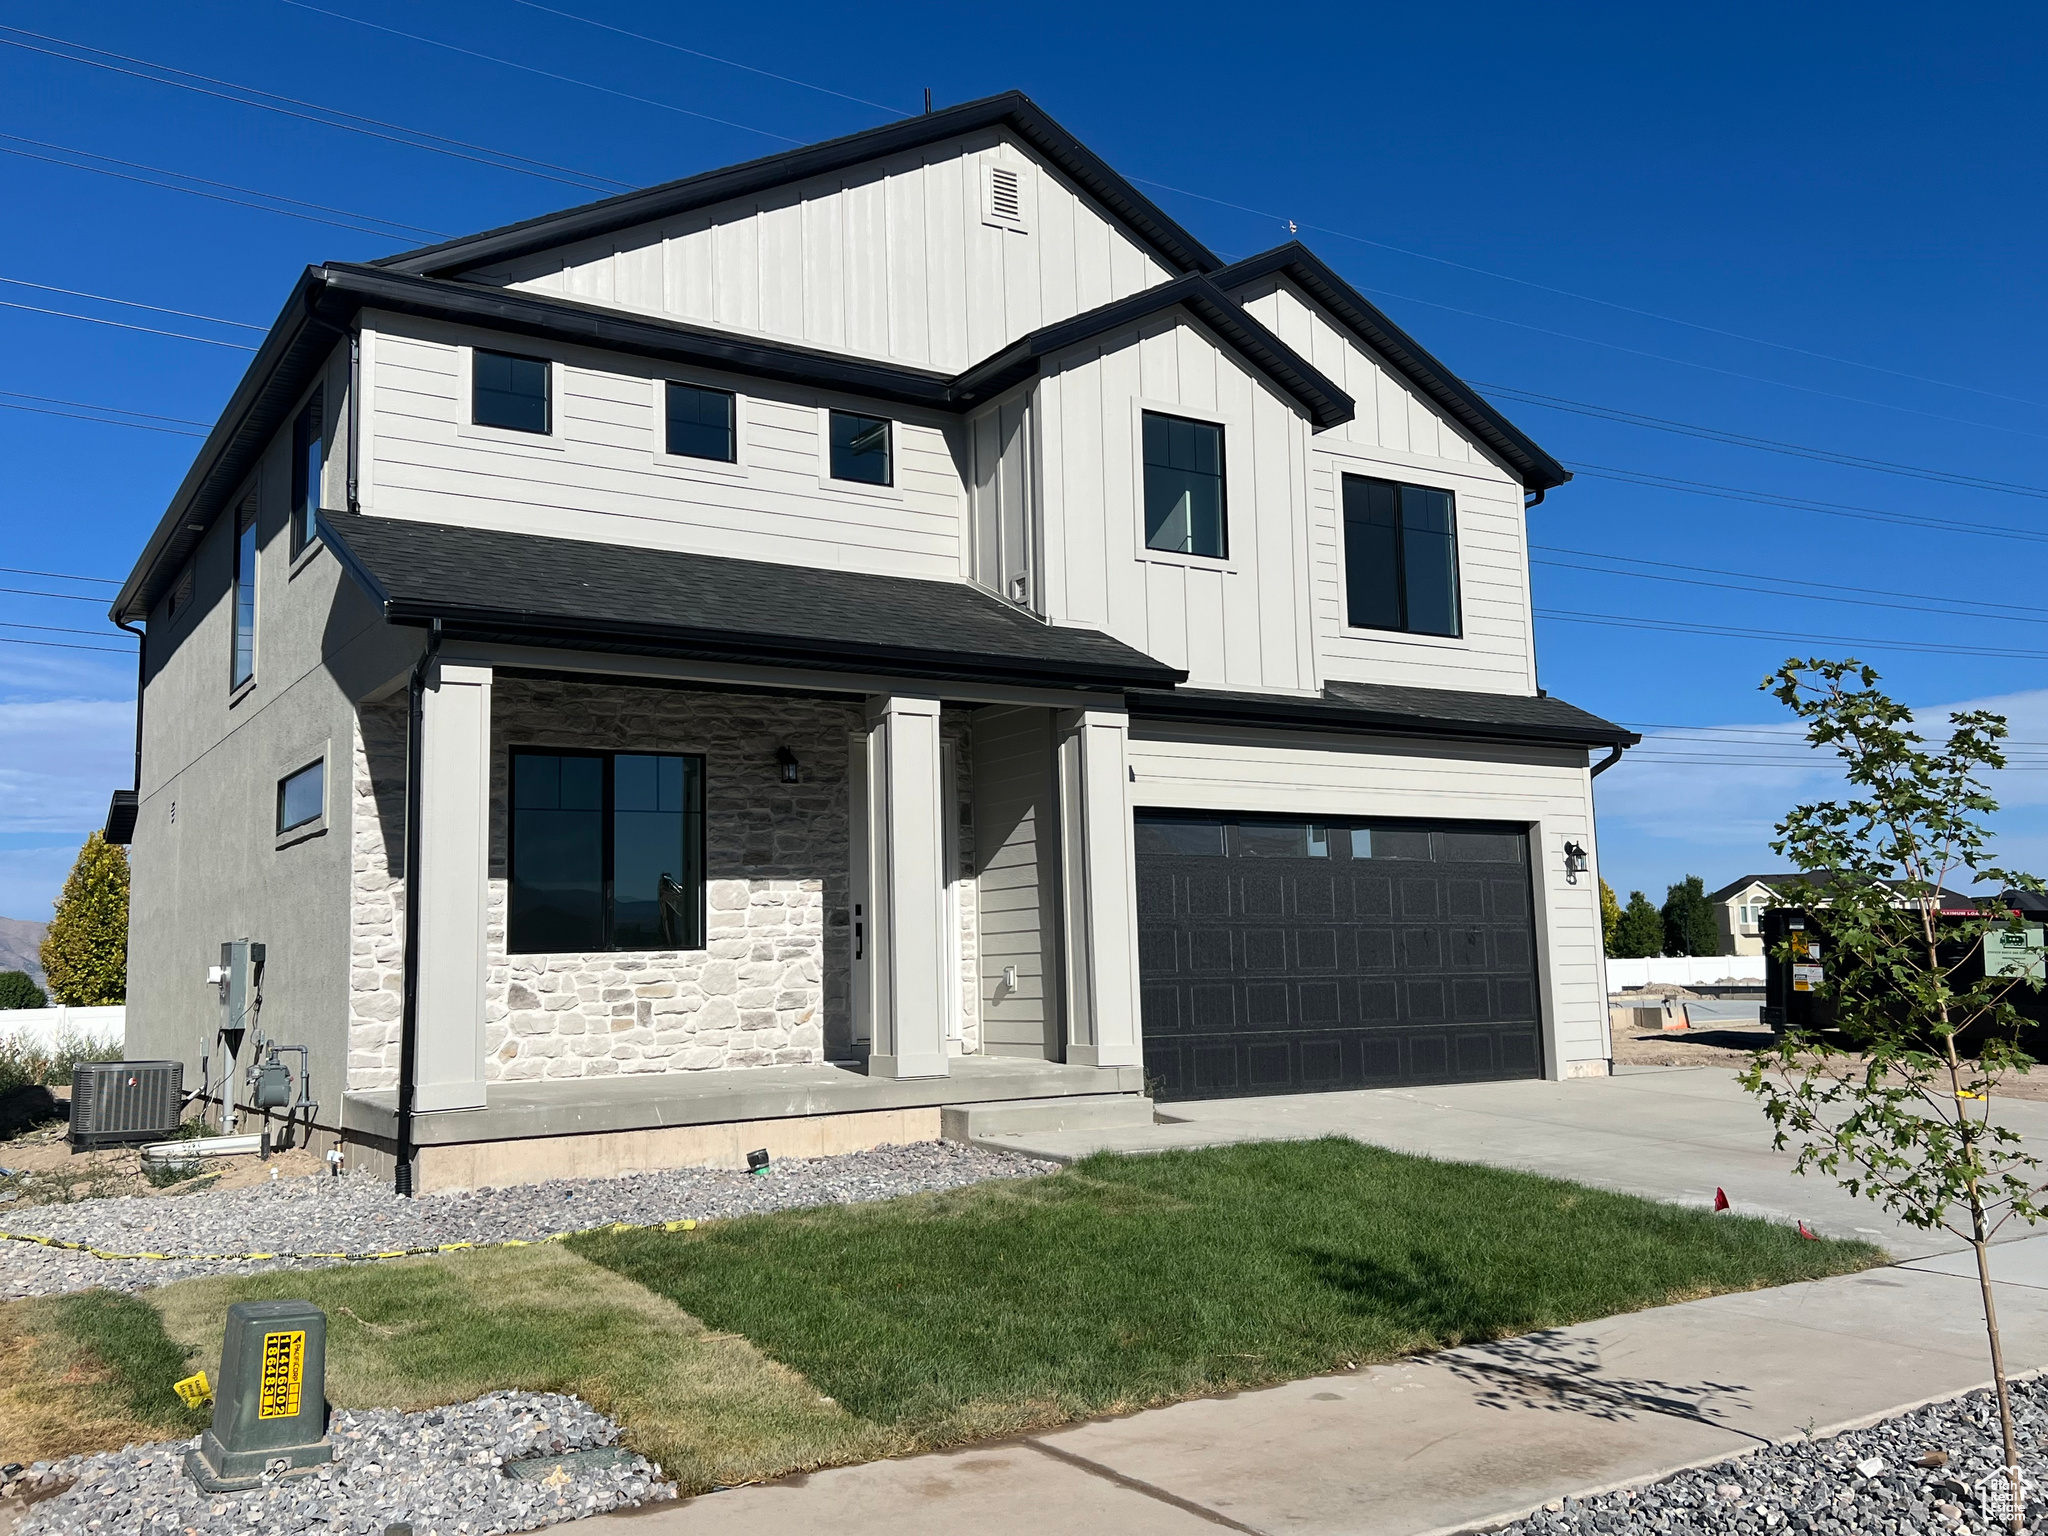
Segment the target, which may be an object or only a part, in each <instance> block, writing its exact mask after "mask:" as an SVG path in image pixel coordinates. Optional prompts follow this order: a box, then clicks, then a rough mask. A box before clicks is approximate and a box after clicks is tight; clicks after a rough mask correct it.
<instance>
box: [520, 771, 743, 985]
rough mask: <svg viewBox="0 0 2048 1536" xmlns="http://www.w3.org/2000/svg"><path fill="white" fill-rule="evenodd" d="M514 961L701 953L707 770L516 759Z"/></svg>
mask: <svg viewBox="0 0 2048 1536" xmlns="http://www.w3.org/2000/svg"><path fill="white" fill-rule="evenodd" d="M511 820H512V826H511V833H512V847H511V872H510V873H511V879H510V885H511V892H510V897H511V900H510V912H509V913H508V916H509V919H510V921H509V924H508V931H507V934H506V940H507V947H508V948H509V949H510V951H511V952H512V953H514V954H560V953H587V952H591V951H597V950H616V949H701V948H703V947H704V759H703V758H701V757H686V756H682V755H679V754H671V753H653V752H566V751H558V750H547V751H527V750H515V751H514V752H513V753H512V817H511Z"/></svg>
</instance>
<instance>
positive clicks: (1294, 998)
mask: <svg viewBox="0 0 2048 1536" xmlns="http://www.w3.org/2000/svg"><path fill="white" fill-rule="evenodd" d="M1149 819H1150V818H1149V816H1141V817H1140V818H1139V831H1138V836H1137V839H1136V844H1137V848H1138V859H1139V902H1140V912H1141V917H1142V919H1143V920H1142V922H1141V927H1140V943H1139V956H1140V964H1141V967H1142V999H1143V1017H1144V1027H1145V1036H1146V1039H1145V1059H1146V1065H1147V1069H1148V1071H1149V1072H1150V1073H1151V1074H1152V1078H1153V1080H1154V1082H1155V1084H1156V1085H1157V1087H1158V1092H1159V1094H1160V1095H1161V1096H1162V1097H1164V1098H1168V1099H1171V1098H1202V1097H1224V1096H1229V1095H1232V1094H1250V1093H1288V1092H1297V1091H1304V1090H1316V1089H1335V1088H1359V1087H1370V1086H1387V1085H1391V1084H1395V1083H1403V1082H1410V1083H1438V1082H1455V1081H1466V1080H1475V1079H1480V1078H1490V1077H1501V1076H1531V1075H1534V1074H1535V1073H1536V1072H1537V1071H1538V1070H1539V1069H1540V1065H1541V1048H1540V1037H1541V1030H1540V1025H1539V1020H1538V1018H1537V1013H1536V999H1537V990H1536V978H1535V969H1534V954H1535V945H1534V934H1533V931H1532V927H1531V922H1530V916H1529V914H1530V911H1531V903H1530V900H1529V896H1528V880H1529V874H1528V867H1527V837H1526V834H1525V833H1524V832H1523V831H1522V830H1521V829H1520V828H1513V827H1506V828H1504V827H1498V826H1488V825H1486V824H1483V823H1482V824H1471V823H1463V824H1456V825H1449V826H1444V825H1438V826H1424V825H1415V824H1411V825H1401V826H1395V825H1384V824H1374V825H1371V826H1365V825H1358V826H1351V825H1336V824H1323V823H1311V822H1308V821H1306V820H1289V819H1287V818H1281V817H1250V816H1236V817H1232V816H1222V817H1216V816H1213V815H1200V816H1198V815H1195V814H1193V813H1190V814H1189V815H1187V816H1185V817H1181V818H1178V821H1179V823H1181V824H1179V825H1175V826H1170V827H1168V828H1166V829H1165V830H1164V831H1163V832H1158V831H1154V830H1152V829H1149V828H1148V826H1147V822H1148V820H1149ZM1168 819H1170V820H1171V819H1173V818H1168Z"/></svg>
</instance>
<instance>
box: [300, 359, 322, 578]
mask: <svg viewBox="0 0 2048 1536" xmlns="http://www.w3.org/2000/svg"><path fill="white" fill-rule="evenodd" d="M324 395H325V391H323V390H318V389H316V390H314V391H313V398H312V399H311V400H308V401H307V402H306V408H305V409H304V410H303V411H301V412H299V419H298V420H297V421H296V422H295V423H293V425H292V553H293V554H294V555H297V554H298V552H299V551H300V550H302V549H304V548H305V547H306V546H307V545H308V544H310V543H312V542H313V540H314V538H315V537H316V533H317V530H316V528H315V526H314V521H315V519H316V518H317V517H318V516H319V513H320V475H321V471H322V470H323V469H325V468H326V464H327V453H326V433H325V430H324V429H325V427H326V409H325V407H326V401H325V399H324Z"/></svg>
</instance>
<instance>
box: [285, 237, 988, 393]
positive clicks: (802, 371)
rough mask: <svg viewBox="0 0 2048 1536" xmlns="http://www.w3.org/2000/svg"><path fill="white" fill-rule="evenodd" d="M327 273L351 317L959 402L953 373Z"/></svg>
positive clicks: (366, 269)
mask: <svg viewBox="0 0 2048 1536" xmlns="http://www.w3.org/2000/svg"><path fill="white" fill-rule="evenodd" d="M324 270H325V271H326V273H327V274H328V283H327V286H326V289H325V291H324V293H323V296H322V299H321V305H320V308H321V311H322V313H329V312H331V313H333V314H334V315H336V316H337V317H339V316H342V315H347V316H348V317H350V318H353V316H354V314H355V313H356V311H358V310H361V309H381V310H388V311H392V312H394V313H398V314H407V315H418V316H422V317H424V318H426V319H430V320H449V321H454V322H456V323H458V324H464V325H479V326H484V327H487V328H489V329H491V330H498V331H510V332H513V333H515V334H517V335H522V336H531V337H536V338H539V339H541V340H546V341H557V342H567V343H571V344H574V345H581V346H589V347H598V348H602V349H603V350H605V351H608V352H625V353H630V354H633V355H635V356H638V357H651V358H654V359H657V360H658V361H663V362H679V363H694V364H696V365H698V366H700V367H708V368H721V369H726V370H729V371H731V372H735V373H744V374H750V375H753V376H755V377H761V378H772V379H780V380H782V381H784V382H785V383H791V384H804V385H811V386H822V387H825V388H830V389H841V390H845V391H846V392H847V393H849V394H858V395H867V396H870V397H872V398H875V399H880V400H889V401H893V402H894V403H896V404H899V405H923V406H931V407H934V408H937V409H940V410H954V409H957V406H955V404H954V402H953V399H952V395H951V393H950V385H951V378H950V376H949V375H947V374H943V373H938V372H935V371H933V370H931V369H925V368H906V367H903V366H902V365H900V364H895V363H875V362H868V361H866V360H864V359H862V358H858V357H850V356H847V355H846V354H844V353H839V352H823V351H819V350H818V349H816V348H813V347H798V346H791V345H789V344H788V343H785V342H775V341H760V340H755V339H753V338H750V337H745V336H736V335H733V334H732V333H730V332H727V331H716V330H711V329H709V328H707V327H704V326H697V325H689V324H686V323H685V322H683V321H680V320H657V319H654V318H653V317H651V316H645V315H634V314H630V313H628V312H625V311H623V310H616V309H606V308H604V307H603V306H601V305H597V304H583V303H579V302H577V301H576V300H574V299H559V298H555V297H553V296H552V295H547V294H534V293H520V292H518V291H516V290H513V289H509V288H492V287H486V286H485V285H483V284H481V283H464V282H457V281H454V280H452V279H449V278H440V277H416V276H412V275H410V274H406V273H398V272H384V271H379V270H378V269H377V268H375V267H371V266H357V265H354V264H352V263H347V262H335V263H333V264H331V265H329V266H328V267H326V268H325V269H324ZM344 323H345V322H344Z"/></svg>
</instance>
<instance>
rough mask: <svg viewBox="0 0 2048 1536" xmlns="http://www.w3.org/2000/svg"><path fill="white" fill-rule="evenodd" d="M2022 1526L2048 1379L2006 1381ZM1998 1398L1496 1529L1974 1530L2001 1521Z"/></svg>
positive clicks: (1942, 1408) (2036, 1470)
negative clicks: (1996, 1509) (1990, 1496)
mask: <svg viewBox="0 0 2048 1536" xmlns="http://www.w3.org/2000/svg"><path fill="white" fill-rule="evenodd" d="M2013 1408H2014V1411H2015V1416H2016V1418H2017V1419H2018V1424H2019V1444H2020V1466H2021V1470H2022V1471H2023V1472H2024V1473H2025V1475H2026V1487H2027V1509H2026V1515H2027V1526H2028V1529H2029V1530H2031V1531H2034V1532H2048V1502H2043V1498H2044V1494H2048V1445H2044V1443H2043V1438H2042V1437H2043V1435H2044V1433H2048V1382H2043V1381H2041V1380H2033V1381H2025V1382H2016V1383H2014V1385H2013ZM2004 1465H2005V1454H2004V1452H2003V1450H2002V1449H2001V1448H2000V1439H1999V1431H1998V1403H1997V1400H1996V1399H1995V1398H1994V1397H1993V1396H1992V1395H1991V1393H1990V1392H1988V1391H1985V1392H1972V1393H1971V1394H1970V1395H1969V1396H1967V1397H1964V1398H1959V1399H1957V1400H1956V1401H1954V1402H1947V1403H1936V1404H1934V1405H1932V1406H1930V1407H1926V1408H1921V1409H1918V1410H1916V1411H1915V1412H1913V1413H1908V1414H1904V1415H1902V1416H1900V1417H1899V1418H1896V1419H1887V1420H1886V1421H1885V1422H1884V1423H1882V1424H1875V1425H1872V1426H1871V1427H1870V1428H1868V1429H1858V1430H1852V1431H1850V1432H1849V1433H1847V1434H1842V1435H1836V1436H1833V1437H1831V1438H1828V1439H1824V1440H1799V1441H1795V1442H1793V1443H1791V1444H1787V1445H1776V1446H1771V1447H1769V1448H1767V1449H1764V1450H1760V1451H1758V1452H1756V1453H1755V1454H1753V1455H1750V1456H1745V1457H1741V1458H1739V1459H1737V1460H1733V1461H1724V1462H1721V1463H1720V1464H1718V1465H1716V1466H1711V1467H1707V1468H1704V1469H1702V1470H1700V1471H1696V1472H1681V1473H1679V1474H1678V1475H1677V1476H1676V1477H1670V1478H1666V1479H1665V1480H1664V1481H1663V1482H1661V1483H1652V1484H1650V1485H1648V1486H1647V1487H1642V1488H1629V1489H1623V1490H1622V1491H1620V1492H1618V1493H1609V1494H1601V1495H1599V1496H1597V1497H1595V1498H1589V1499H1564V1500H1562V1501H1560V1502H1558V1503H1555V1504H1552V1505H1549V1506H1547V1507H1546V1508H1544V1509H1542V1510H1540V1511H1538V1512H1537V1513H1536V1514H1533V1515H1531V1516H1529V1517H1528V1518H1527V1519H1525V1520H1517V1521H1516V1522H1514V1523H1513V1524H1512V1525H1509V1526H1506V1527H1504V1528H1503V1531H1502V1536H1592V1533H1598V1536H1619V1533H1624V1532H1627V1533H1634V1532H1644V1533H1663V1532H1683V1533H1688V1536H1694V1533H1696V1536H1719V1533H1722V1532H1726V1533H1730V1536H1734V1533H1741V1536H1762V1533H1793V1536H1860V1533H1866V1532H1867V1533H1870V1536H1923V1533H1924V1536H1949V1533H1951V1532H1953V1533H1956V1536H1976V1533H1980V1532H1981V1533H1995V1532H1997V1531H1999V1530H2002V1529H2004V1526H2003V1525H2002V1524H2001V1523H1999V1522H1998V1521H1996V1520H1994V1519H1993V1518H1992V1513H1993V1512H1992V1511H1991V1510H1990V1508H1989V1507H1988V1506H1987V1501H1986V1498H1985V1496H1984V1494H1982V1493H1981V1492H1980V1491H1979V1486H1980V1485H1981V1484H1983V1483H1984V1482H1985V1480H1986V1479H1987V1478H1990V1477H1992V1476H1993V1475H1994V1474H1995V1475H1996V1476H1997V1477H1998V1479H1999V1481H2000V1482H2001V1483H2002V1482H2003V1480H2004V1470H2003V1469H2004Z"/></svg>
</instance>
